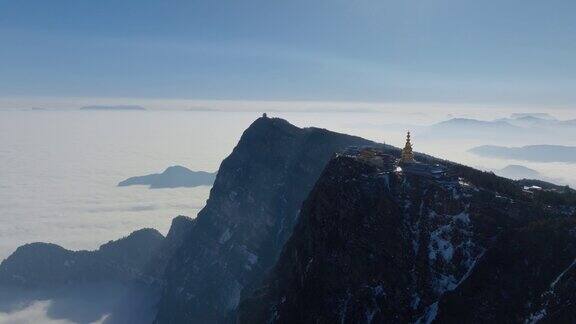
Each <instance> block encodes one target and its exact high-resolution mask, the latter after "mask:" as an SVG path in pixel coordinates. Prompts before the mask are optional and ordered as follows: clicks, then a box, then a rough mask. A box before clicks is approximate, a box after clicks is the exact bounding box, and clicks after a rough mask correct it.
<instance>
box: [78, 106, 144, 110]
mask: <svg viewBox="0 0 576 324" xmlns="http://www.w3.org/2000/svg"><path fill="white" fill-rule="evenodd" d="M80 110H146V108H144V107H142V106H136V105H115V106H84V107H82V108H80Z"/></svg>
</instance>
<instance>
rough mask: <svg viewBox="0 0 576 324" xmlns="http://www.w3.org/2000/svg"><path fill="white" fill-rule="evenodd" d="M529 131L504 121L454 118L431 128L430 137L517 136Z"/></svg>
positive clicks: (428, 133) (428, 131)
mask: <svg viewBox="0 0 576 324" xmlns="http://www.w3.org/2000/svg"><path fill="white" fill-rule="evenodd" d="M526 132H527V129H525V128H523V127H520V126H516V125H513V124H511V123H509V122H507V121H504V120H495V121H484V120H478V119H470V118H452V119H449V120H446V121H443V122H440V123H437V124H434V125H432V126H430V127H429V128H428V130H427V132H426V133H427V134H426V135H428V136H437V137H454V136H459V137H474V138H476V137H479V136H483V137H489V138H496V137H501V136H517V135H522V134H523V133H526Z"/></svg>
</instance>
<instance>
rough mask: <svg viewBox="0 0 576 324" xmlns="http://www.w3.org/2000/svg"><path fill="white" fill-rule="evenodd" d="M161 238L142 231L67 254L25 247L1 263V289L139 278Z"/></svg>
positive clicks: (55, 249) (153, 232) (46, 247)
mask: <svg viewBox="0 0 576 324" xmlns="http://www.w3.org/2000/svg"><path fill="white" fill-rule="evenodd" d="M163 240H164V237H163V236H162V234H160V233H159V232H158V231H157V230H155V229H141V230H138V231H135V232H133V233H132V234H130V235H129V236H127V237H124V238H122V239H119V240H117V241H110V242H108V243H106V244H103V245H102V246H100V248H99V249H98V250H96V251H70V250H67V249H65V248H63V247H61V246H59V245H56V244H50V243H31V244H26V245H23V246H21V247H19V248H18V249H16V251H15V252H14V253H13V254H12V255H10V256H9V257H8V258H7V259H6V260H4V261H3V262H2V263H1V264H0V286H16V287H26V288H43V287H60V286H64V285H70V284H79V283H88V282H99V281H119V282H128V281H130V280H136V279H139V278H140V277H141V275H142V269H143V267H144V266H145V265H146V264H147V262H148V261H149V260H150V258H151V256H152V255H154V253H155V252H156V251H157V249H158V248H159V247H160V246H161V243H162V241H163Z"/></svg>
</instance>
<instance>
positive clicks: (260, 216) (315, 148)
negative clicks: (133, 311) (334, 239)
mask: <svg viewBox="0 0 576 324" xmlns="http://www.w3.org/2000/svg"><path fill="white" fill-rule="evenodd" d="M353 145H356V146H359V145H373V143H372V142H369V141H366V140H363V139H361V138H357V137H353V136H348V135H342V134H337V133H333V132H329V131H326V130H323V129H316V128H307V129H301V128H297V127H295V126H293V125H291V124H289V123H287V122H286V121H284V120H281V119H270V118H260V119H258V120H256V121H255V122H254V123H253V124H252V125H251V126H250V127H249V128H248V129H247V130H246V131H245V132H244V134H243V135H242V138H241V139H240V142H239V143H238V145H237V146H236V148H235V149H234V151H233V152H232V154H231V155H230V156H229V157H228V158H226V159H225V160H224V161H223V162H222V165H221V166H220V169H219V171H218V176H217V178H216V181H215V183H214V186H213V187H212V190H211V193H210V198H209V200H208V202H207V205H206V207H205V208H204V209H203V210H202V211H201V212H200V213H199V214H198V217H197V218H196V226H195V227H194V228H193V229H192V231H191V232H190V234H189V238H188V239H187V240H186V241H185V242H184V244H183V245H182V247H181V248H180V249H179V250H178V251H177V252H176V254H175V256H174V257H173V259H172V262H171V263H170V264H169V266H168V268H167V270H166V280H167V286H166V289H165V291H164V294H163V297H162V300H161V303H160V311H159V313H158V316H157V318H156V321H157V322H158V323H186V322H193V323H214V322H217V321H220V320H223V318H224V317H225V316H226V315H227V314H228V313H229V312H232V311H234V309H235V308H236V306H237V305H238V303H239V301H240V297H241V294H242V292H243V291H245V290H246V289H248V290H249V289H250V286H251V285H252V284H254V283H255V282H258V281H259V280H260V279H261V278H262V276H263V274H264V273H265V272H266V270H267V269H269V268H270V267H271V266H272V265H273V264H274V262H275V261H276V259H277V256H278V254H279V253H280V250H281V248H282V246H283V244H284V242H285V241H286V240H287V238H288V236H289V235H290V234H291V233H292V227H293V226H294V223H295V221H296V220H297V217H298V213H299V209H300V206H301V204H302V202H303V201H304V199H305V198H306V196H307V194H308V192H309V191H310V189H311V188H312V186H313V185H314V183H315V181H316V180H317V178H318V176H319V175H320V173H321V171H322V169H323V168H324V166H325V165H326V163H327V161H328V160H329V159H330V158H331V157H332V156H333V154H334V153H335V152H337V151H340V150H342V149H344V148H346V147H348V146H353ZM394 151H395V152H396V154H398V150H396V149H394Z"/></svg>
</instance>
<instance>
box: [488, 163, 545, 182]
mask: <svg viewBox="0 0 576 324" xmlns="http://www.w3.org/2000/svg"><path fill="white" fill-rule="evenodd" d="M495 173H496V174H497V175H499V176H501V177H505V178H510V179H514V180H518V179H538V178H540V177H541V174H540V172H538V171H536V170H534V169H530V168H527V167H525V166H523V165H516V164H512V165H508V166H506V167H505V168H503V169H500V170H496V172H495Z"/></svg>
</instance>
